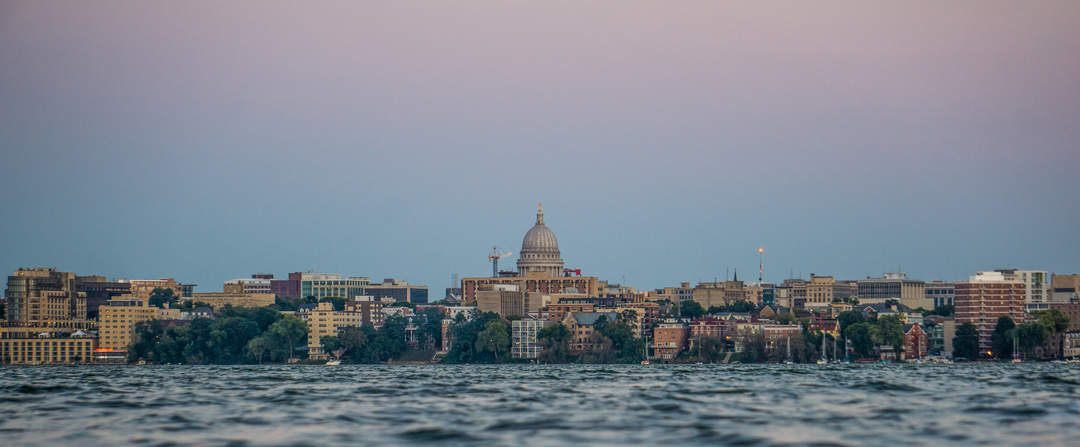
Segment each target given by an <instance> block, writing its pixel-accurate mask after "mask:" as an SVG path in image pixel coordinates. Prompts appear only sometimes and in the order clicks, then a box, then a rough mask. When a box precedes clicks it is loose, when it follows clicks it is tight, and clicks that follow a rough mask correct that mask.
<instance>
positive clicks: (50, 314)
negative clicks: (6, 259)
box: [4, 268, 92, 329]
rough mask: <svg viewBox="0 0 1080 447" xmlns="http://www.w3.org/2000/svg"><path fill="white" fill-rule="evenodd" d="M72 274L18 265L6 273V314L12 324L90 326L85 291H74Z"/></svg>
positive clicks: (74, 327)
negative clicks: (12, 271) (12, 272)
mask: <svg viewBox="0 0 1080 447" xmlns="http://www.w3.org/2000/svg"><path fill="white" fill-rule="evenodd" d="M75 278H76V277H75V274H74V273H70V272H58V271H56V269H55V268H33V269H25V268H21V269H18V270H16V271H15V272H14V274H13V275H11V276H8V281H7V289H5V291H4V296H5V297H6V299H7V304H6V316H7V321H8V322H9V323H10V324H12V325H17V326H28V327H52V328H57V327H66V328H73V329H87V328H90V326H91V324H92V323H91V322H90V321H88V320H87V318H86V293H85V292H78V291H77V290H76V285H75Z"/></svg>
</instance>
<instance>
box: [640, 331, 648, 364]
mask: <svg viewBox="0 0 1080 447" xmlns="http://www.w3.org/2000/svg"><path fill="white" fill-rule="evenodd" d="M644 351H645V360H642V361H641V364H642V365H648V364H649V334H647V333H646V334H645V349H644Z"/></svg>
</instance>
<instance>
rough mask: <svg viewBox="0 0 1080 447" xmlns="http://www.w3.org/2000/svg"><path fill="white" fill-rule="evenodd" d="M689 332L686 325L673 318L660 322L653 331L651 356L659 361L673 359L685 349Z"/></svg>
mask: <svg viewBox="0 0 1080 447" xmlns="http://www.w3.org/2000/svg"><path fill="white" fill-rule="evenodd" d="M689 333H690V330H689V329H688V328H687V327H686V324H685V323H683V322H682V321H679V320H678V319H675V318H668V319H665V320H664V321H662V322H660V324H658V325H656V327H655V328H654V329H653V346H652V347H653V355H654V356H656V357H657V358H659V359H661V360H671V359H674V358H675V357H677V356H678V355H679V353H680V352H682V351H683V350H684V349H686V341H687V338H688V336H689Z"/></svg>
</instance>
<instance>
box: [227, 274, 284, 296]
mask: <svg viewBox="0 0 1080 447" xmlns="http://www.w3.org/2000/svg"><path fill="white" fill-rule="evenodd" d="M267 276H269V278H267ZM273 277H274V275H268V274H264V273H256V274H254V275H251V278H238V279H230V280H228V281H225V285H224V287H223V290H224V291H225V292H226V293H270V294H272V293H274V292H273V289H272V288H271V287H270V281H272V279H273Z"/></svg>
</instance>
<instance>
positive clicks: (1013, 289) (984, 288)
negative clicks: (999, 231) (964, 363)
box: [954, 272, 1028, 353]
mask: <svg viewBox="0 0 1080 447" xmlns="http://www.w3.org/2000/svg"><path fill="white" fill-rule="evenodd" d="M1024 292H1025V288H1024V283H1023V282H1020V281H1008V280H1006V279H1005V277H1004V276H1003V275H1002V274H1001V273H1000V272H978V273H977V274H976V275H975V276H972V277H971V279H970V280H969V281H961V282H958V283H956V298H955V301H954V303H955V307H956V315H955V319H956V324H957V325H961V324H964V323H971V324H974V325H975V328H976V329H978V331H979V352H983V353H985V352H986V351H987V350H989V349H990V336H991V335H992V334H993V333H994V327H995V326H996V325H997V320H998V318H999V317H1003V316H1004V317H1009V318H1012V320H1013V321H1015V322H1016V323H1017V324H1020V323H1021V322H1023V321H1024V320H1026V319H1027V318H1028V315H1027V313H1026V312H1025V311H1024Z"/></svg>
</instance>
